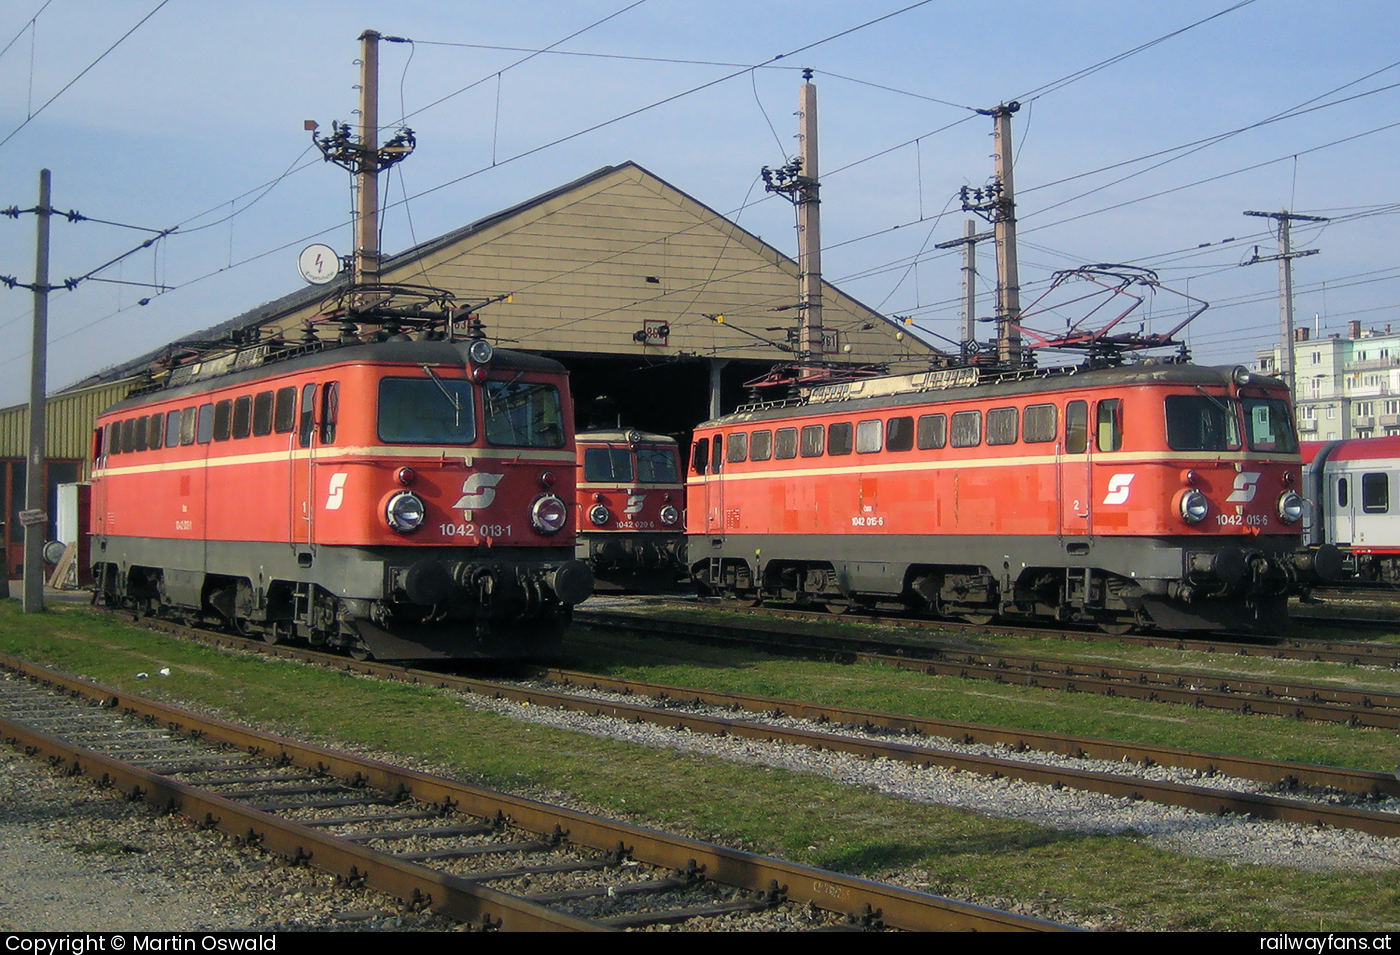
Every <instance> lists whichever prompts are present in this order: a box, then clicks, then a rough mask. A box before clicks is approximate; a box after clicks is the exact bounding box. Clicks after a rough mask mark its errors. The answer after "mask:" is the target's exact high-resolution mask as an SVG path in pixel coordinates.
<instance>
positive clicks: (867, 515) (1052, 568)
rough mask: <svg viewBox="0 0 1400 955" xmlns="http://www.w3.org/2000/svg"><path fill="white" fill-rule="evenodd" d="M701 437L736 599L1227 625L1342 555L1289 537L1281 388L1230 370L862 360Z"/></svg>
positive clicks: (713, 426) (702, 472) (710, 560)
mask: <svg viewBox="0 0 1400 955" xmlns="http://www.w3.org/2000/svg"><path fill="white" fill-rule="evenodd" d="M695 437H696V442H695V446H694V449H693V453H692V456H691V466H690V475H689V496H688V502H689V510H688V515H689V517H688V524H687V531H688V533H689V535H690V562H691V573H692V575H693V576H694V577H695V578H696V579H697V581H699V582H701V583H703V584H704V585H706V586H708V587H709V588H711V589H712V590H713V591H715V592H718V593H722V594H728V595H733V596H735V597H738V598H740V599H747V600H771V599H776V600H788V601H798V602H810V603H813V604H815V605H822V606H826V607H827V608H828V609H833V610H841V609H844V608H846V607H849V606H851V605H852V604H858V605H866V606H881V605H894V606H899V607H906V608H910V609H916V610H928V611H933V612H936V613H940V614H947V615H956V616H963V617H966V618H969V619H974V620H986V619H990V618H991V616H992V615H1003V616H1006V617H1043V618H1052V619H1057V620H1066V621H1070V620H1072V621H1083V622H1091V623H1096V624H1099V625H1100V626H1102V627H1104V628H1105V629H1109V630H1122V629H1126V628H1129V627H1132V626H1138V625H1150V626H1160V627H1167V628H1173V629H1191V628H1217V627H1231V628H1237V627H1252V626H1261V625H1272V624H1276V623H1278V622H1281V621H1282V620H1283V619H1285V618H1286V601H1287V599H1288V595H1289V594H1290V593H1293V592H1296V591H1298V590H1300V589H1301V588H1304V587H1306V586H1307V584H1308V583H1309V582H1310V581H1312V580H1315V579H1317V578H1318V577H1319V576H1326V575H1329V574H1331V573H1333V572H1334V571H1335V569H1336V565H1337V563H1338V561H1337V555H1336V552H1335V549H1332V550H1326V549H1324V550H1321V551H1309V550H1308V549H1307V548H1306V546H1305V543H1304V540H1303V537H1302V534H1301V529H1300V528H1301V525H1300V521H1301V519H1302V517H1303V511H1304V503H1303V499H1302V496H1301V494H1300V492H1301V490H1302V482H1301V474H1300V471H1301V458H1300V456H1299V453H1298V442H1297V438H1296V436H1295V433H1294V429H1293V419H1292V411H1291V407H1290V403H1289V400H1288V394H1287V390H1286V388H1285V386H1284V385H1283V383H1282V382H1280V381H1278V380H1277V379H1273V378H1267V377H1259V376H1255V375H1251V374H1249V373H1248V372H1247V371H1246V370H1245V369H1243V368H1207V367H1199V366H1193V365H1189V364H1180V363H1146V362H1144V363H1140V364H1134V365H1126V366H1122V367H1110V368H1102V369H1097V370H1085V369H1055V370H1043V371H1022V372H1015V373H1005V374H984V373H981V372H980V371H979V369H977V368H975V367H969V368H958V369H944V370H934V371H929V372H925V373H920V374H914V375H901V376H891V377H885V378H868V379H864V380H858V381H851V382H845V383H838V384H829V385H820V386H813V387H809V388H806V389H805V390H804V392H803V393H802V394H801V395H800V396H798V397H795V398H793V399H790V400H786V401H775V402H769V403H765V404H756V405H751V406H748V407H745V408H741V409H740V410H739V411H738V412H736V413H734V414H730V415H727V416H725V417H723V418H719V419H716V420H713V421H709V422H706V423H704V424H702V425H700V426H699V427H698V428H697V429H696V432H695Z"/></svg>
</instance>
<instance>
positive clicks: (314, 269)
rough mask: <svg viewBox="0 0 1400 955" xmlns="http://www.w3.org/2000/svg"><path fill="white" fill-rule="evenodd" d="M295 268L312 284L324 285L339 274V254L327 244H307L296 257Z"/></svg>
mask: <svg viewBox="0 0 1400 955" xmlns="http://www.w3.org/2000/svg"><path fill="white" fill-rule="evenodd" d="M297 268H298V269H299V270H300V271H301V277H302V278H304V279H306V281H308V282H310V283H311V284H312V285H325V284H326V283H327V282H330V281H331V280H332V279H334V278H335V277H336V276H337V275H339V274H340V256H338V255H336V254H335V249H332V248H331V247H330V246H328V245H321V244H320V243H317V244H316V245H308V246H307V247H306V248H305V249H303V250H302V252H301V256H300V258H298V259H297Z"/></svg>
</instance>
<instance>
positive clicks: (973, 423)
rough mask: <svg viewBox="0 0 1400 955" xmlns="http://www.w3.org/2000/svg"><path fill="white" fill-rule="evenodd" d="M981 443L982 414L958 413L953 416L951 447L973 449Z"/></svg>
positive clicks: (972, 412) (976, 412)
mask: <svg viewBox="0 0 1400 955" xmlns="http://www.w3.org/2000/svg"><path fill="white" fill-rule="evenodd" d="M981 443H982V412H980V411H959V412H957V413H956V414H954V415H953V447H955V448H975V447H977V446H978V445H979V444H981Z"/></svg>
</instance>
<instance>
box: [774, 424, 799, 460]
mask: <svg viewBox="0 0 1400 955" xmlns="http://www.w3.org/2000/svg"><path fill="white" fill-rule="evenodd" d="M776 437H777V445H776V446H775V447H774V449H773V457H775V458H777V459H778V460H780V461H781V460H785V459H787V458H795V457H797V429H796V428H779V429H778V434H777V436H776Z"/></svg>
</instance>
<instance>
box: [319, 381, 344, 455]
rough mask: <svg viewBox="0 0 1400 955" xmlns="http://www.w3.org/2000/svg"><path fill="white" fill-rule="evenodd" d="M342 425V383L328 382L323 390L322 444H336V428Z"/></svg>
mask: <svg viewBox="0 0 1400 955" xmlns="http://www.w3.org/2000/svg"><path fill="white" fill-rule="evenodd" d="M339 423H340V382H338V381H328V382H326V383H325V385H324V386H323V387H322V388H321V443H322V444H335V428H336V425H337V424H339Z"/></svg>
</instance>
